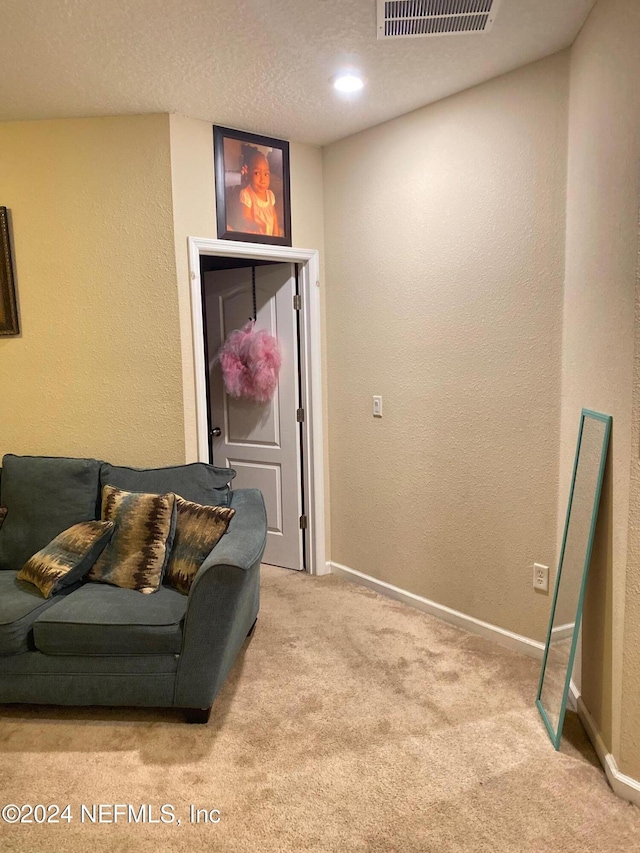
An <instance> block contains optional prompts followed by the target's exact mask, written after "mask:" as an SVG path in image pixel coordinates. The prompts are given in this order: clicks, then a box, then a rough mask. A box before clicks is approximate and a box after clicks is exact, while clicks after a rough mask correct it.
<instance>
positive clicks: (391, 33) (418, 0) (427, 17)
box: [377, 0, 500, 39]
mask: <svg viewBox="0 0 640 853" xmlns="http://www.w3.org/2000/svg"><path fill="white" fill-rule="evenodd" d="M377 3H378V38H379V39H398V38H415V37H417V36H452V35H461V34H464V33H486V32H487V30H490V29H491V27H492V26H493V21H494V19H495V16H496V12H497V11H498V6H499V5H500V0H377Z"/></svg>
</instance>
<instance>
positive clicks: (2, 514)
mask: <svg viewBox="0 0 640 853" xmlns="http://www.w3.org/2000/svg"><path fill="white" fill-rule="evenodd" d="M8 512H9V510H8V509H7V508H6V506H0V527H2V522H3V521H4V520H5V518H6V517H7V513H8Z"/></svg>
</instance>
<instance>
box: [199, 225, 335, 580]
mask: <svg viewBox="0 0 640 853" xmlns="http://www.w3.org/2000/svg"><path fill="white" fill-rule="evenodd" d="M187 243H188V251H189V281H190V285H191V287H190V290H191V329H192V338H193V362H194V375H195V404H196V429H197V446H198V460H199V461H201V462H208V461H209V426H208V419H207V390H206V369H207V368H206V364H205V357H204V352H205V350H204V325H203V316H202V280H201V275H200V257H201V256H202V255H213V256H215V257H223V258H243V259H245V260H252V259H254V260H260V261H262V260H264V261H275V262H276V263H285V264H286V263H289V264H298V265H299V271H300V272H299V279H298V280H299V285H300V295H301V297H302V307H301V309H300V315H301V317H300V319H301V322H300V334H301V340H300V366H299V367H300V376H301V380H302V381H301V389H302V400H301V401H300V405H301V406H302V408H304V410H305V420H304V422H303V424H302V443H303V453H302V456H303V458H302V482H303V487H304V491H305V503H306V514H307V531H306V532H307V536H306V550H307V553H306V565H307V571H308V573H309V574H311V575H323V574H326V573H327V572H328V571H329V569H328V567H327V563H326V557H325V519H324V444H323V428H322V359H321V346H320V342H321V331H320V256H319V253H318V251H317V249H296V248H292V247H291V246H268V245H265V244H261V243H242V242H235V241H233V242H231V241H228V240H212V239H208V238H204V237H188V238H187Z"/></svg>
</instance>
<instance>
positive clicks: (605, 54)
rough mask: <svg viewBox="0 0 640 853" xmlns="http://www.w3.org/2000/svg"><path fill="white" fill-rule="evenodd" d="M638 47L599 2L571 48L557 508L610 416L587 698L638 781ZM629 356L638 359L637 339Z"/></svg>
mask: <svg viewBox="0 0 640 853" xmlns="http://www.w3.org/2000/svg"><path fill="white" fill-rule="evenodd" d="M639 43H640V5H638V3H637V2H636V0H600V2H598V3H597V4H596V6H595V8H594V10H593V11H592V13H591V15H590V17H589V19H588V20H587V23H586V24H585V26H584V28H583V30H582V32H581V33H580V35H579V37H578V39H577V41H576V42H575V44H574V46H573V48H572V52H571V85H570V109H569V158H568V177H567V239H566V282H565V298H564V321H563V339H564V340H563V364H562V432H561V437H562V438H561V457H560V463H561V464H560V474H561V477H560V508H561V509H562V511H563V512H564V505H565V504H566V495H567V490H568V484H569V479H570V476H571V465H572V463H573V453H574V447H575V440H576V434H577V427H578V419H579V414H580V409H581V408H582V407H583V406H586V407H589V408H593V409H597V410H600V411H603V412H606V413H608V414H611V415H613V430H612V445H611V451H610V455H609V464H608V467H607V472H606V478H605V485H604V490H603V505H602V508H601V512H600V515H599V519H598V532H597V541H596V545H595V550H594V556H593V559H592V563H591V569H590V577H589V583H588V589H587V597H586V601H585V612H584V626H583V665H582V693H583V698H584V700H585V703H586V705H587V707H588V708H589V710H590V712H591V714H592V715H593V717H594V719H595V720H596V723H597V725H598V726H599V728H600V731H601V733H602V735H603V737H604V740H605V743H606V744H607V747H608V748H609V749H610V750H612V752H613V754H614V756H615V758H616V760H617V761H618V762H619V765H620V767H621V769H622V770H623V772H625V773H629V774H630V775H632V776H635V777H636V778H640V735H639V733H640V710H639V709H640V656H639V655H638V649H639V648H640V592H639V590H640V541H639V539H638V518H639V517H640V516H639V515H638V508H639V504H640V469H639V462H638V446H639V442H640V430H639V429H638V418H639V417H640V414H639V411H638V408H637V407H638V402H639V399H640V371H636V376H635V378H634V375H633V363H634V307H635V305H636V302H637V298H638V285H637V269H638V245H639V244H638V202H639V184H638V181H639V173H638V164H639V163H640V89H639V87H638V80H639V79H640V52H639V51H638V44H639ZM635 325H637V320H636V321H635ZM635 348H636V358H637V357H638V356H637V354H638V351H639V350H640V342H638V341H636V343H635ZM634 402H635V404H636V411H635V415H634V418H633V432H632V406H633V404H634ZM632 436H633V441H632ZM630 471H631V479H630ZM630 487H631V506H632V514H631V515H629V508H630V501H629V490H630Z"/></svg>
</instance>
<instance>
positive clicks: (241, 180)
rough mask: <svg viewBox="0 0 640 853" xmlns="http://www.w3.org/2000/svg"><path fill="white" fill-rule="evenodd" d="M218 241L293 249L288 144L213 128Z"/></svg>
mask: <svg viewBox="0 0 640 853" xmlns="http://www.w3.org/2000/svg"><path fill="white" fill-rule="evenodd" d="M213 153H214V163H215V181H216V214H217V221H218V238H219V239H222V240H241V241H243V242H249V243H271V244H273V245H276V246H290V245H291V192H290V183H289V143H288V142H285V141H284V140H283V139H271V138H270V137H268V136H258V135H257V134H255V133H245V132H244V131H241V130H231V129H230V128H227V127H214V128H213Z"/></svg>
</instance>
